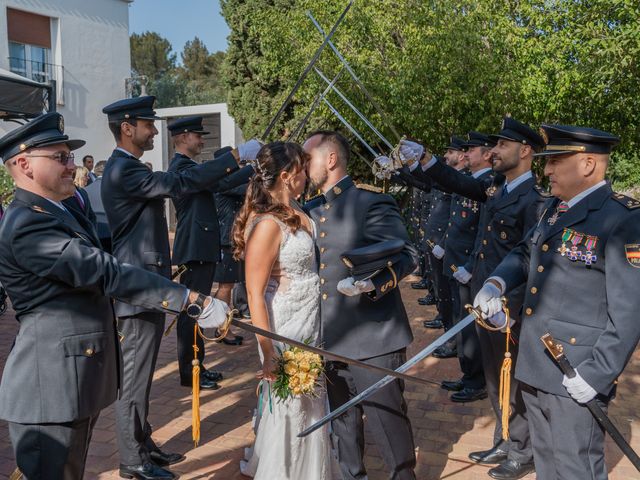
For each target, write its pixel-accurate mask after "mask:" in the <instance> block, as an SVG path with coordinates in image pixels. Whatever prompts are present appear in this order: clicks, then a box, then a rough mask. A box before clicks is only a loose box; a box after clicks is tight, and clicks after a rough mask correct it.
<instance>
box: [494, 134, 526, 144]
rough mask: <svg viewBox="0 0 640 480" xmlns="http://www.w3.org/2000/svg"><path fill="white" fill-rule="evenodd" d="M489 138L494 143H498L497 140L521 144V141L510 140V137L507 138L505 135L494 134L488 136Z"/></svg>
mask: <svg viewBox="0 0 640 480" xmlns="http://www.w3.org/2000/svg"><path fill="white" fill-rule="evenodd" d="M489 138H490V139H491V140H495V141H496V143H497V142H498V140H507V141H508V142H517V143H522V142H521V140H518V139H515V138H511V137H507V136H506V135H500V134H499V133H496V134H495V135H489Z"/></svg>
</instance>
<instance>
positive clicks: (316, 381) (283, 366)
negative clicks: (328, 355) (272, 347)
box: [273, 347, 324, 400]
mask: <svg viewBox="0 0 640 480" xmlns="http://www.w3.org/2000/svg"><path fill="white" fill-rule="evenodd" d="M278 350H279V353H280V356H279V357H278V359H277V360H276V362H277V374H276V380H275V381H274V382H273V392H274V393H275V395H276V397H278V398H279V399H280V400H287V399H289V398H293V397H299V396H300V395H309V396H318V390H319V389H320V388H322V385H321V383H320V375H322V373H323V372H324V366H323V364H322V358H321V357H320V355H318V354H316V353H311V352H307V351H305V350H303V349H301V348H299V347H287V348H285V349H284V350H280V349H278Z"/></svg>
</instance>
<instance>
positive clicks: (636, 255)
mask: <svg viewBox="0 0 640 480" xmlns="http://www.w3.org/2000/svg"><path fill="white" fill-rule="evenodd" d="M624 253H625V255H626V256H627V262H629V265H631V266H632V267H635V268H640V243H628V244H626V245H625V246H624Z"/></svg>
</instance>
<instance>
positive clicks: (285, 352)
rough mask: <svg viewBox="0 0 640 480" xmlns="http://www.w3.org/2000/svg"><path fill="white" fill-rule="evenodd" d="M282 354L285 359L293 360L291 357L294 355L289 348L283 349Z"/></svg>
mask: <svg viewBox="0 0 640 480" xmlns="http://www.w3.org/2000/svg"><path fill="white" fill-rule="evenodd" d="M282 356H283V357H284V359H285V360H293V357H294V355H293V352H292V351H291V350H285V351H284V353H283V354H282Z"/></svg>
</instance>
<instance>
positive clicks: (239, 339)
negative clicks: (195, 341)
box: [215, 330, 244, 345]
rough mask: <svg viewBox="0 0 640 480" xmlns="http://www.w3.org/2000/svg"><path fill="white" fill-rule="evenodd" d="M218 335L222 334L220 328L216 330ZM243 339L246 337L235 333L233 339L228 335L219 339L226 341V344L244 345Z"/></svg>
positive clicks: (220, 341)
mask: <svg viewBox="0 0 640 480" xmlns="http://www.w3.org/2000/svg"><path fill="white" fill-rule="evenodd" d="M215 336H216V337H219V336H220V332H219V331H218V330H216V334H215ZM242 340H244V337H241V336H240V335H234V337H233V339H228V338H227V337H224V338H222V339H220V340H218V343H224V344H225V345H242Z"/></svg>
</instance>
